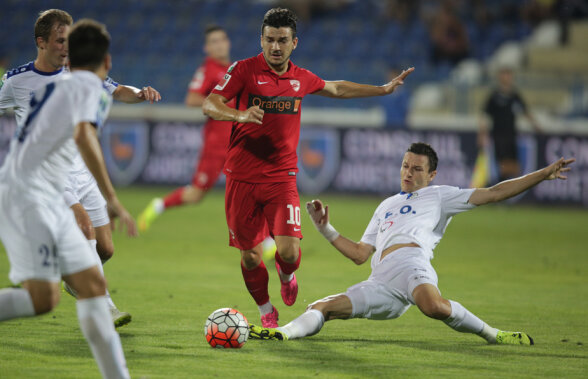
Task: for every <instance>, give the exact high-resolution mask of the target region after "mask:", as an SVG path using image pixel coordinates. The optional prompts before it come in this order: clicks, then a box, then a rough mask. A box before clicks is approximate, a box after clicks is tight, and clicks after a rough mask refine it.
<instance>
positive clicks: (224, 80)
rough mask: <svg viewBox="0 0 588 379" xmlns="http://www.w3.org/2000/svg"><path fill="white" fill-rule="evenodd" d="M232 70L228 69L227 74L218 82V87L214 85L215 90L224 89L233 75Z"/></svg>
mask: <svg viewBox="0 0 588 379" xmlns="http://www.w3.org/2000/svg"><path fill="white" fill-rule="evenodd" d="M229 72H230V71H227V73H226V74H225V76H223V78H222V79H221V80H220V82H218V84H217V85H216V87H214V89H215V90H217V91H222V90H224V89H225V86H226V85H227V83H228V82H229V80H231V75H229Z"/></svg>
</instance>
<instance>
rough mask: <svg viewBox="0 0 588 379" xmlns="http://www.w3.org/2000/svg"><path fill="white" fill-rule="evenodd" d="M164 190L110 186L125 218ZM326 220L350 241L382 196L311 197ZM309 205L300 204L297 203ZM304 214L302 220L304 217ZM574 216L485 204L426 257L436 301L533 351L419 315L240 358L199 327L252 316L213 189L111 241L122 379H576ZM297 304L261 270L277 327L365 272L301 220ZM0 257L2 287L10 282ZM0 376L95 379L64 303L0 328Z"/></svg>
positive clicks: (580, 240) (264, 347)
mask: <svg viewBox="0 0 588 379" xmlns="http://www.w3.org/2000/svg"><path fill="white" fill-rule="evenodd" d="M165 192H166V189H162V188H140V189H139V188H129V189H121V190H120V191H119V195H120V197H121V199H122V200H123V202H124V203H125V204H126V205H127V207H128V209H129V210H130V211H131V212H132V213H133V214H135V215H136V214H138V213H139V212H140V211H141V210H142V208H143V207H144V206H145V205H146V204H147V203H148V201H149V200H150V199H151V198H152V197H153V196H156V195H162V194H164V193H165ZM321 198H322V199H323V200H324V201H325V202H326V203H327V204H329V205H330V207H329V209H330V211H331V217H332V220H333V224H334V225H335V226H336V228H337V229H338V230H339V231H340V232H341V233H342V234H343V235H346V236H348V237H350V238H352V239H359V238H360V237H361V234H362V233H363V230H364V228H365V226H366V225H367V222H368V221H369V219H370V217H371V215H372V213H373V211H374V209H375V207H376V206H377V205H378V203H379V201H380V200H381V199H377V198H367V197H349V196H335V195H323V196H321ZM307 200H309V199H308V198H303V199H302V201H303V203H302V204H304V202H305V201H307ZM303 213H305V212H303ZM587 215H588V213H587V212H586V210H574V209H560V208H531V207H521V206H508V205H507V206H486V207H482V208H480V209H476V210H474V211H471V212H466V213H465V214H461V215H458V216H457V217H455V218H454V220H453V221H452V223H451V224H450V226H449V227H448V230H447V234H446V237H445V238H444V239H443V240H442V242H441V243H440V245H439V246H438V247H437V249H436V250H435V255H436V258H435V259H434V260H433V265H434V267H435V268H436V270H437V273H438V275H439V286H440V289H441V291H442V293H443V295H444V296H445V297H447V298H449V299H453V300H456V301H459V302H461V303H462V304H463V305H464V306H465V307H467V308H468V309H470V310H471V311H472V312H474V313H475V314H476V315H478V316H479V317H480V318H482V319H483V320H484V321H486V322H488V323H489V324H490V325H492V326H495V327H498V328H501V329H507V330H522V331H525V332H528V333H529V334H530V335H531V336H532V337H533V338H534V339H535V341H536V345H535V346H532V347H522V346H494V345H487V344H486V343H485V342H484V341H483V340H482V339H480V338H479V337H477V336H473V335H467V334H461V333H457V332H454V331H453V330H451V329H450V328H448V327H447V326H445V325H444V324H443V323H442V322H439V321H435V320H431V319H428V318H426V317H425V316H423V315H422V314H421V313H420V312H419V310H418V309H417V308H416V307H413V308H411V309H410V310H409V311H408V312H407V313H406V314H405V315H404V316H402V317H401V318H399V319H396V320H388V321H369V320H350V321H339V320H337V321H331V322H328V323H327V324H326V325H325V327H324V328H323V330H322V331H321V333H319V334H318V335H316V336H313V337H309V338H306V339H301V340H296V341H288V342H278V341H255V340H250V341H249V342H247V343H246V344H245V346H244V347H243V348H242V349H240V350H218V349H212V348H210V347H209V346H208V344H207V343H206V341H205V339H204V335H203V329H204V322H205V321H206V317H207V316H208V315H209V314H210V313H211V312H212V311H213V310H215V309H217V308H221V307H234V308H237V309H238V310H240V311H241V312H243V313H244V314H245V316H246V317H248V319H249V320H250V321H252V322H259V313H258V311H257V307H256V306H255V304H254V302H253V300H252V299H251V298H250V296H249V294H248V293H247V291H246V289H245V286H244V284H243V279H242V277H241V272H240V267H239V257H238V252H237V250H236V249H233V248H230V247H229V246H227V239H228V237H227V232H226V224H225V220H224V206H223V194H222V193H221V192H217V191H213V192H212V193H211V194H209V196H208V197H207V198H206V199H205V201H204V202H203V203H202V204H201V205H199V206H197V207H184V208H178V209H174V210H170V211H168V212H166V213H165V214H164V215H163V216H162V217H161V218H160V219H158V220H157V221H156V222H155V223H154V225H153V226H152V228H151V230H149V231H148V232H147V233H145V234H144V235H142V236H140V237H139V238H137V239H127V238H126V237H124V236H123V235H121V234H120V233H115V244H116V252H115V257H114V258H113V259H112V261H110V262H109V263H107V264H106V266H105V270H106V276H107V278H108V281H109V286H110V290H111V293H112V296H113V299H114V301H115V303H116V304H117V305H118V306H119V308H120V309H121V310H124V311H128V312H131V313H132V315H133V322H132V323H131V324H130V325H128V326H126V327H123V328H121V329H119V332H120V336H121V339H122V343H123V347H124V350H125V354H126V358H127V363H128V366H129V369H130V372H131V375H132V376H133V377H137V378H139V377H148V378H192V377H266V378H267V377H309V376H318V377H333V378H335V377H336V378H360V377H404V376H413V377H448V378H455V377H493V378H494V377H504V378H512V377H528V378H537V377H583V376H585V375H586V372H587V369H588V354H587V352H586V346H585V345H584V344H585V343H587V342H588V328H587V327H586V319H587V318H588V302H587V300H586V298H587V295H588V293H587V282H586V277H588V272H587V271H588V256H587V254H586V241H587V237H586V222H587ZM303 225H304V226H303V232H304V234H305V238H304V240H303V241H302V251H303V259H302V266H301V269H300V270H299V271H298V272H297V276H298V281H299V284H300V292H299V295H298V301H297V303H296V304H295V305H294V306H292V307H286V306H285V305H284V304H283V303H282V301H281V298H280V294H279V291H280V286H279V281H278V278H277V275H276V273H275V270H274V268H273V264H268V268H269V270H270V295H271V298H272V300H273V303H274V304H275V305H276V306H277V307H278V309H279V311H280V322H281V323H282V324H285V323H286V322H287V321H290V320H291V319H293V318H294V317H296V316H298V315H299V314H300V313H301V312H302V311H303V310H304V309H305V308H306V306H307V305H308V304H309V303H311V302H312V301H314V300H317V299H320V298H322V297H324V296H327V295H331V294H336V293H339V292H342V291H344V290H345V289H346V288H347V287H348V286H350V285H352V284H355V283H356V282H359V281H361V280H364V279H366V278H367V276H368V275H369V263H366V264H364V265H363V266H356V265H354V264H353V263H352V262H351V261H348V260H346V259H345V258H343V257H342V256H341V255H340V254H339V253H338V252H336V251H335V250H334V249H333V248H332V247H331V246H330V244H329V243H328V242H326V241H325V240H324V239H323V238H322V237H321V236H320V235H319V234H318V233H317V232H316V231H315V230H314V228H313V227H312V226H311V223H310V221H309V220H308V218H307V216H306V215H305V214H304V215H303ZM7 273H8V262H7V259H6V255H5V254H0V278H2V279H0V283H5V284H6V285H8V279H7ZM0 377H2V378H24V377H26V378H97V377H99V373H98V369H97V367H96V364H95V362H94V361H93V359H92V358H91V353H90V351H89V348H88V346H87V344H86V342H85V340H84V339H83V337H82V335H81V332H80V330H79V327H78V322H77V318H76V311H75V301H74V299H73V298H71V297H70V296H68V295H67V294H65V293H63V296H62V301H61V303H60V305H59V306H58V307H57V309H56V310H54V311H53V312H52V313H50V314H48V315H44V316H42V317H38V318H31V319H19V320H12V321H8V322H3V323H1V324H0Z"/></svg>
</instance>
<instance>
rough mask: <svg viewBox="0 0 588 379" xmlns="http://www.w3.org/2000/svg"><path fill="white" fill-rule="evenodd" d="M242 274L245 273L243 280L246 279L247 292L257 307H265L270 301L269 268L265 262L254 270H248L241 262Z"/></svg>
mask: <svg viewBox="0 0 588 379" xmlns="http://www.w3.org/2000/svg"><path fill="white" fill-rule="evenodd" d="M241 272H242V273H243V279H245V286H247V290H248V291H249V293H250V294H251V296H252V297H253V300H255V303H256V304H257V305H263V304H265V303H267V302H268V301H269V293H268V292H267V283H268V281H269V275H268V273H267V268H265V264H264V263H263V261H261V263H260V264H259V266H257V267H256V268H254V269H252V270H247V269H246V268H245V266H243V262H241Z"/></svg>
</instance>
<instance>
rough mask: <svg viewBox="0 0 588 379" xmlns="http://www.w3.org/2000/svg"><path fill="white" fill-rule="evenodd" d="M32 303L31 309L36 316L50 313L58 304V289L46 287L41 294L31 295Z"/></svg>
mask: <svg viewBox="0 0 588 379" xmlns="http://www.w3.org/2000/svg"><path fill="white" fill-rule="evenodd" d="M31 299H32V301H33V307H34V309H35V314H36V315H42V314H44V313H48V312H51V311H52V310H53V308H55V307H56V306H57V304H59V300H60V294H59V289H58V287H57V289H55V288H53V287H47V288H45V289H43V291H41V292H37V293H35V294H31Z"/></svg>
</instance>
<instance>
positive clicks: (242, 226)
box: [225, 177, 302, 250]
mask: <svg viewBox="0 0 588 379" xmlns="http://www.w3.org/2000/svg"><path fill="white" fill-rule="evenodd" d="M225 213H226V216H227V225H228V226H229V245H231V246H234V247H236V248H238V249H240V250H249V249H252V248H254V247H255V246H257V245H258V244H260V243H261V242H262V241H263V240H264V239H265V238H266V237H267V236H268V234H269V235H271V236H272V237H273V236H291V237H298V238H302V232H301V231H300V198H299V197H298V189H297V188H296V182H295V181H288V182H279V183H246V182H240V181H237V180H232V179H231V178H228V177H227V186H226V190H225Z"/></svg>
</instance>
